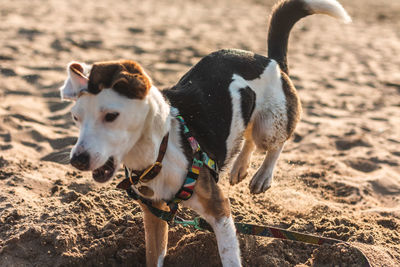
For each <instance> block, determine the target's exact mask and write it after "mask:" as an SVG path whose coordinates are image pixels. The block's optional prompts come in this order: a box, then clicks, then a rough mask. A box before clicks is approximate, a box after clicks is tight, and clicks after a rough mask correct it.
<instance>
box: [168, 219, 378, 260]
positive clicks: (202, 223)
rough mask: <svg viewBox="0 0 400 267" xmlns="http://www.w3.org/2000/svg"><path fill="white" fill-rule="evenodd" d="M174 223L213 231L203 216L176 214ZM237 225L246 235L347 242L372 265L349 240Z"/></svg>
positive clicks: (311, 242)
mask: <svg viewBox="0 0 400 267" xmlns="http://www.w3.org/2000/svg"><path fill="white" fill-rule="evenodd" d="M174 223H175V225H182V226H184V227H193V228H194V229H196V230H200V231H209V232H213V230H212V228H211V226H210V225H209V224H208V223H207V221H206V220H204V219H203V218H201V217H195V218H194V219H193V220H184V219H182V218H180V217H178V216H175V218H174ZM235 227H236V232H237V233H240V234H245V235H253V236H262V237H271V238H277V239H286V240H292V241H297V242H302V243H306V244H312V245H334V244H340V243H341V244H346V245H348V246H350V247H353V248H355V249H356V250H357V251H358V252H359V253H360V255H361V261H362V262H360V266H361V267H371V264H370V263H369V260H368V258H367V256H365V254H364V253H363V252H362V251H361V250H360V249H359V248H357V247H356V246H354V245H353V244H350V243H348V242H345V241H342V240H339V239H334V238H327V237H320V236H316V235H311V234H304V233H299V232H296V231H289V230H286V229H282V228H278V227H272V226H260V225H255V224H249V223H239V222H235Z"/></svg>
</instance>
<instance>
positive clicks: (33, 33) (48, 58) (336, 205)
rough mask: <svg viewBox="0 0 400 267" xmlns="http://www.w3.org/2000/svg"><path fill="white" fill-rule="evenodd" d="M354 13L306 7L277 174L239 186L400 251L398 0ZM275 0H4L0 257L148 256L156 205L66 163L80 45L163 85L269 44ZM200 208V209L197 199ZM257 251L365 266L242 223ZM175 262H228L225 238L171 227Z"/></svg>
mask: <svg viewBox="0 0 400 267" xmlns="http://www.w3.org/2000/svg"><path fill="white" fill-rule="evenodd" d="M342 3H343V5H344V6H345V7H346V9H347V10H348V12H349V13H350V15H351V16H352V17H353V20H354V22H353V23H352V24H350V25H344V24H342V23H340V22H338V21H335V20H334V19H332V18H329V17H326V16H314V17H310V18H307V19H306V20H304V21H302V22H300V23H299V24H298V25H297V26H296V27H295V29H294V32H293V34H292V36H291V40H290V49H289V64H290V69H291V78H292V79H293V81H294V84H295V85H296V87H297V89H298V91H299V94H300V97H301V100H302V104H303V108H304V112H303V116H302V120H301V122H300V123H299V125H298V127H297V129H296V132H295V135H294V137H293V138H292V139H291V140H290V141H289V142H288V143H287V145H286V147H285V150H284V152H283V154H282V156H281V158H280V160H279V163H278V165H277V171H276V176H275V180H274V183H273V186H272V187H271V188H270V189H269V190H268V191H267V192H266V193H264V194H260V195H251V194H250V193H249V189H248V183H249V180H250V176H251V175H252V174H254V173H255V171H256V169H257V168H258V167H259V166H260V164H261V160H262V158H263V155H261V154H254V156H253V157H252V163H251V169H250V171H249V174H250V176H249V177H248V178H246V179H245V180H244V181H243V182H242V183H240V184H239V185H236V186H230V185H229V183H228V175H227V173H223V174H222V175H221V181H220V184H221V186H222V187H223V188H224V190H225V192H226V194H227V195H228V196H229V198H230V200H231V204H232V213H233V215H234V217H235V220H236V221H242V222H251V223H257V224H266V225H273V226H279V227H283V228H288V229H290V230H296V231H300V232H304V233H311V234H317V235H321V236H325V237H332V238H337V239H340V240H343V241H348V242H353V244H356V245H357V246H358V247H361V248H362V249H363V251H364V253H365V254H366V255H367V256H368V258H369V259H370V261H371V263H372V264H373V265H374V266H399V265H400V245H399V244H400V234H399V230H400V205H399V204H400V96H399V95H400V57H399V56H398V55H399V54H400V32H399V28H400V27H399V26H400V2H398V1H393V0H382V1H378V2H377V1H374V0H343V1H342ZM272 4H273V1H269V0H264V1H260V0H253V1H251V0H248V1H239V0H229V1H228V0H213V1H211V0H204V1H195V0H186V1H164V0H161V1H160V0H158V1H156V0H149V1H111V0H99V1H80V0H79V1H78V0H70V1H56V0H53V1H50V0H49V1H27V0H25V1H22V0H21V1H3V2H1V3H0V21H1V22H2V23H1V24H0V34H1V38H0V266H144V265H145V248H144V234H143V225H142V214H141V211H140V208H139V207H138V205H137V204H136V203H135V202H133V201H131V200H130V199H128V198H127V197H126V194H125V192H121V191H119V190H116V189H115V184H116V183H117V181H119V180H121V177H122V172H120V173H119V175H118V177H117V178H115V179H114V181H113V182H111V183H109V184H107V185H98V184H95V182H94V181H92V178H91V175H90V173H81V172H77V171H75V170H74V169H73V168H72V167H71V166H69V165H68V156H69V155H68V153H69V150H70V148H71V147H72V145H73V144H74V142H75V141H76V137H77V133H78V131H77V129H76V127H75V126H74V125H73V122H72V119H71V116H70V114H69V110H70V108H71V106H72V103H69V102H61V101H60V99H59V92H58V88H59V86H60V85H61V84H62V83H63V81H64V79H65V78H66V73H65V67H66V65H67V63H68V62H70V61H72V60H78V61H83V62H87V63H93V62H95V61H103V60H114V59H133V60H136V61H138V62H140V63H141V64H142V66H143V67H144V68H145V69H146V70H147V71H148V73H149V74H150V76H151V77H152V78H153V80H154V83H155V84H156V85H157V86H158V87H159V88H164V87H168V86H170V85H172V84H174V83H175V82H176V81H177V80H178V79H179V77H180V76H181V75H183V74H184V73H185V72H186V71H187V70H188V69H189V68H190V66H192V65H193V64H195V63H196V62H197V61H198V60H199V59H200V58H201V57H203V56H205V55H206V54H208V53H210V52H212V51H215V50H217V49H220V48H229V47H232V48H241V49H247V50H252V51H254V52H257V53H260V54H266V28H267V25H266V21H267V16H268V14H269V11H270V8H271V5H272ZM183 214H184V215H185V216H187V217H190V216H193V215H194V214H193V213H191V212H190V211H183ZM239 240H240V246H241V251H242V259H243V264H244V265H245V266H333V265H335V266H358V264H359V259H360V256H359V254H357V252H356V251H355V249H354V248H353V247H349V246H346V245H343V244H340V245H335V246H322V247H318V246H313V245H307V244H302V243H296V242H291V241H282V240H276V239H271V238H256V237H252V236H244V235H239ZM167 254H168V255H167V257H166V259H165V265H166V266H220V260H219V256H218V252H217V246H216V241H215V237H214V235H213V234H211V233H207V232H196V231H193V230H190V229H188V228H182V227H176V228H172V229H170V233H169V246H168V252H167Z"/></svg>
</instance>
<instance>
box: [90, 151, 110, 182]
mask: <svg viewBox="0 0 400 267" xmlns="http://www.w3.org/2000/svg"><path fill="white" fill-rule="evenodd" d="M114 170H115V168H114V159H113V158H112V157H110V158H109V159H108V160H107V162H106V163H105V164H104V165H103V166H101V167H100V168H98V169H95V170H94V171H93V172H92V177H93V179H94V180H95V181H96V182H99V183H104V182H106V181H108V180H109V179H110V178H111V177H112V175H113V174H114Z"/></svg>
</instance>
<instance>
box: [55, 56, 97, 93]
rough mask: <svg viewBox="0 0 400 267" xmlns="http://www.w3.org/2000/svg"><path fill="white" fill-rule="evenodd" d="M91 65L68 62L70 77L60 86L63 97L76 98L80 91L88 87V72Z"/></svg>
mask: <svg viewBox="0 0 400 267" xmlns="http://www.w3.org/2000/svg"><path fill="white" fill-rule="evenodd" d="M89 71H90V67H89V66H87V65H86V64H83V63H78V62H71V63H69V64H68V67H67V72H68V78H67V79H66V80H65V82H64V85H63V86H61V87H60V93H61V99H63V100H65V99H69V100H76V99H77V98H78V95H79V92H81V91H82V90H85V89H87V85H88V78H87V76H86V75H87V74H88V73H89Z"/></svg>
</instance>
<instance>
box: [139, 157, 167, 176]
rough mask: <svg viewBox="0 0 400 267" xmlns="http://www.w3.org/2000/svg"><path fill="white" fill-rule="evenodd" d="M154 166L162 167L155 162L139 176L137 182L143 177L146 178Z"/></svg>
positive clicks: (159, 163)
mask: <svg viewBox="0 0 400 267" xmlns="http://www.w3.org/2000/svg"><path fill="white" fill-rule="evenodd" d="M156 166H160V167H162V163H161V162H158V161H156V162H155V163H154V164H153V165H151V166H150V167H148V168H147V169H146V170H145V171H144V172H143V174H142V175H140V177H139V180H142V179H143V177H145V176H146V175H147V174H148V173H149V172H150V171H151V170H152V169H153V168H154V167H156Z"/></svg>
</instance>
